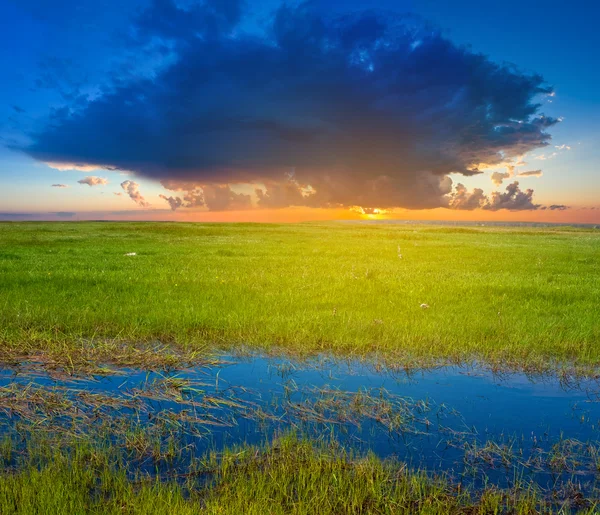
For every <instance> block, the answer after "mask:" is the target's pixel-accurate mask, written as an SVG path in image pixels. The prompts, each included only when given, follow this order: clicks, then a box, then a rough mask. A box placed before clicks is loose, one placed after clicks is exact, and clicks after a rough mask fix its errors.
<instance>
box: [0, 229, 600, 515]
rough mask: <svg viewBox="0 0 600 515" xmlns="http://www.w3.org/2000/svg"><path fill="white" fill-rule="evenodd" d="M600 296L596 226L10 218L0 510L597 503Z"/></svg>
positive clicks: (586, 508) (2, 261)
mask: <svg viewBox="0 0 600 515" xmlns="http://www.w3.org/2000/svg"><path fill="white" fill-rule="evenodd" d="M599 305H600V231H598V230H597V229H593V228H570V227H543V228H539V227H536V228H533V227H484V226H469V227H454V226H441V225H440V226H436V225H426V224H421V225H419V224H412V225H411V224H359V223H341V222H338V223H306V224H296V225H274V224H273V225H260V224H185V223H177V224H172V223H111V222H102V223H100V222H96V223H92V222H82V223H4V224H0V362H1V363H2V365H1V367H0V465H1V466H2V470H1V471H0V513H3V514H4V513H6V514H9V513H15V514H29V513H44V514H62V513H107V514H109V513H110V514H113V513H140V514H146V513H148V514H151V513H157V514H158V513H190V514H191V513H215V514H218V513H223V514H228V513H232V514H233V513H235V514H240V513H244V514H245V513H248V514H257V515H258V514H263V513H273V514H280V513H281V514H284V513H295V514H307V515H308V514H313V513H319V514H327V513H331V514H343V513H356V514H363V513H382V514H383V513H390V514H391V513H407V514H409V513H430V514H438V513H439V514H450V513H452V514H454V513H464V514H482V515H483V514H488V513H490V514H491V513H507V514H508V513H510V514H516V513H523V514H532V513H556V512H559V513H575V512H580V513H596V512H597V509H598V508H597V507H598V506H600V475H599V474H600V473H599V472H598V471H600V430H599V425H598V423H597V422H598V419H599V418H598V417H600V414H599V411H598V410H599V409H600V408H597V404H596V402H597V399H598V398H600V383H599V382H598V379H597V378H598V369H599V368H598V365H599V364H600V345H599V342H600V323H599V322H598V320H599V318H600V317H599V315H600V309H599V308H598V306H599ZM236 360H238V361H236ZM244 360H246V361H244ZM229 362H230V363H229ZM228 363H229V364H228ZM338 363H347V364H348V367H349V370H348V371H347V372H344V371H343V370H342V368H340V367H339V366H338V365H337V364H338ZM447 364H455V365H458V366H454V367H441V366H442V365H447ZM468 364H471V365H472V366H471V368H469V367H468V366H467V365H468ZM227 367H229V369H228V368H227ZM427 367H430V368H431V370H430V371H429V372H427V373H429V374H430V375H429V376H428V375H427V373H425V372H423V374H422V378H421V383H419V382H418V381H414V380H413V378H412V376H413V375H415V374H418V371H420V370H425V369H427ZM313 368H315V369H319V370H320V373H321V376H320V377H321V379H319V380H316V379H315V377H316V376H315V375H314V374H313V372H312V370H313ZM352 369H354V370H352ZM434 369H435V370H434ZM228 370H229V372H228ZM444 370H449V372H444ZM518 371H524V372H525V374H517V373H516V372H518ZM221 372H223V374H221ZM399 372H401V374H404V376H402V378H400V379H399V378H398V373H399ZM434 372H435V374H437V375H435V374H434ZM498 372H506V373H507V374H508V375H509V376H510V374H513V375H515V376H517V377H516V379H515V380H514V382H511V380H510V379H509V380H508V382H507V384H506V385H505V386H504V387H502V388H501V387H500V386H499V385H497V384H496V383H495V382H494V379H493V377H492V376H495V374H496V373H498ZM486 374H487V375H486ZM530 374H534V376H535V377H537V375H536V374H541V376H540V377H542V376H544V375H548V376H550V377H551V380H550V382H551V384H550V385H549V386H546V387H545V389H544V387H543V386H540V385H535V381H533V382H532V383H531V384H528V383H526V381H528V377H529V375H530ZM226 378H227V379H228V380H227V379H226ZM580 380H581V381H583V383H582V384H583V386H579V384H578V381H580ZM236 381H237V382H236ZM319 381H320V382H319ZM386 381H387V382H386ZM390 381H391V383H390ZM363 382H364V385H363ZM563 383H565V384H567V386H568V388H567V389H566V390H563ZM390 385H391V389H390ZM420 385H421V386H420ZM448 385H450V386H451V388H449V387H448ZM367 386H369V387H370V388H367ZM515 386H516V387H517V388H516V389H515V388H514V387H515ZM344 388H349V390H347V391H346V390H344ZM569 388H570V389H569ZM475 391H476V392H478V393H479V394H481V395H479V396H477V395H474V394H472V392H475ZM410 392H412V394H413V395H414V397H411V395H410ZM430 392H434V393H436V392H437V394H439V395H441V396H442V397H443V398H442V399H441V401H440V402H439V403H438V402H436V398H435V396H434V398H430ZM565 396H566V397H565ZM479 397H481V398H487V399H488V400H487V401H485V402H484V401H479V400H477V401H476V398H477V399H478V398H479ZM506 399H510V402H508V403H507V401H506ZM565 399H566V401H565ZM569 399H572V400H573V402H572V405H569ZM531 402H535V403H536V405H535V409H534V406H531V410H529V413H528V414H527V416H525V415H523V416H518V414H517V415H516V416H515V413H509V412H508V411H507V412H506V413H504V414H503V413H502V412H500V413H494V417H492V416H491V414H490V410H497V409H498V407H501V406H504V408H503V409H505V410H506V409H508V410H509V411H510V410H513V411H514V409H513V408H512V407H511V406H513V403H519V404H518V405H519V406H520V409H528V408H527V406H528V404H527V403H531ZM588 403H589V405H588ZM453 404H454V405H460V406H462V407H463V408H465V411H466V412H467V413H469V414H470V417H472V418H470V419H467V418H463V417H462V414H461V413H459V412H458V411H457V410H456V409H454V407H453ZM515 405H516V404H515ZM507 406H509V407H508V408H506V407H507ZM523 406H525V408H523ZM581 406H583V408H582V407H581ZM554 409H556V410H557V411H556V416H555V417H554V418H552V417H550V418H548V414H549V413H550V412H551V411H552V410H554ZM536 410H537V411H536ZM509 415H510V416H509ZM473 417H475V418H473ZM542 419H543V420H544V423H545V424H546V423H547V422H548V420H550V423H549V424H548V425H547V426H546V427H543V428H540V427H539V426H540V424H541V421H542ZM552 421H554V422H555V424H552ZM505 429H509V430H510V434H505V433H504V430H505ZM563 429H564V432H563ZM538 434H539V440H538ZM226 436H228V437H229V440H227V441H233V445H229V444H227V445H223V442H225V441H226V438H225V437H226ZM213 437H214V438H215V439H213ZM392 441H393V442H394V444H393V445H392V444H391V442H392ZM214 442H221V443H220V444H219V445H217V444H215V443H214ZM386 442H390V443H389V444H388V443H386ZM359 443H360V445H359ZM394 445H395V447H394ZM371 447H373V448H377V449H378V451H377V452H378V454H377V453H375V451H372V450H371ZM444 448H445V449H446V451H445V452H446V454H447V455H448V456H447V457H446V458H444V459H442V457H441V454H442V453H443V451H444ZM403 449H404V450H406V449H413V450H414V451H416V453H417V454H418V453H419V452H421V453H422V454H423V455H424V456H425V455H427V456H425V457H426V458H427V459H426V460H425V461H424V462H423V463H425V465H426V467H425V468H420V467H419V466H416V467H415V466H413V465H412V464H410V463H408V461H402V459H400V458H399V456H402V454H401V453H402V452H403V451H402V450H403ZM398 450H400V451H401V452H399V453H397V452H396V451H398ZM540 478H541V479H540Z"/></svg>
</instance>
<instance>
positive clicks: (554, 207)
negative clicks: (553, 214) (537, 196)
mask: <svg viewBox="0 0 600 515" xmlns="http://www.w3.org/2000/svg"><path fill="white" fill-rule="evenodd" d="M548 209H550V210H551V211H564V210H565V209H570V208H569V206H565V205H564V204H552V205H551V206H548Z"/></svg>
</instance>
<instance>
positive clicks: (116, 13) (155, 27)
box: [0, 0, 600, 224]
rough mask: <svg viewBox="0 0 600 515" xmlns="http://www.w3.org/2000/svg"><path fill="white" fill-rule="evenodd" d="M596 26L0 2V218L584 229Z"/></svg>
mask: <svg viewBox="0 0 600 515" xmlns="http://www.w3.org/2000/svg"><path fill="white" fill-rule="evenodd" d="M599 17H600V4H598V3H596V2H590V1H581V0H579V1H578V0H574V1H572V2H569V3H568V4H565V2H559V1H553V0H546V1H545V2H543V3H542V2H538V1H533V0H520V1H516V0H502V1H501V2H486V3H484V2H479V1H477V2H476V1H471V0H456V1H453V2H439V1H434V0H394V1H391V0H375V1H373V0H371V1H366V0H345V1H342V0H313V1H309V2H297V1H288V2H282V1H280V0H263V1H259V0H254V1H252V2H250V1H246V2H245V1H243V0H201V1H196V0H62V1H56V0H5V1H4V2H2V3H1V4H0V62H1V63H2V66H1V67H0V99H2V101H1V102H0V220H35V219H43V220H86V219H94V220H95V219H101V220H184V221H257V222H295V221H303V220H328V219H379V218H385V219H393V218H398V219H404V220H459V221H460V220H469V221H473V220H481V221H487V220H490V221H503V220H506V221H536V222H562V223H594V224H596V223H600V145H599V144H598V143H599V142H600V95H599V94H598V91H599V82H600V68H599V67H598V66H597V65H596V63H597V53H598V51H599V50H600V32H598V31H597V30H596V27H595V24H596V20H597V19H598V18H599Z"/></svg>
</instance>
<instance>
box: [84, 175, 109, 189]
mask: <svg viewBox="0 0 600 515" xmlns="http://www.w3.org/2000/svg"><path fill="white" fill-rule="evenodd" d="M77 182H78V183H79V184H87V185H88V186H104V185H106V184H108V180H106V179H105V178H104V177H96V176H94V175H88V176H87V177H85V178H83V179H80V180H78V181H77Z"/></svg>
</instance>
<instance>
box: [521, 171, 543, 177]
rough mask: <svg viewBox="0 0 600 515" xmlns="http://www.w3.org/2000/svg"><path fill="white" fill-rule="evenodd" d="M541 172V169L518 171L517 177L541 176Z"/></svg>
mask: <svg viewBox="0 0 600 515" xmlns="http://www.w3.org/2000/svg"><path fill="white" fill-rule="evenodd" d="M542 175H544V174H543V172H542V171H541V170H529V171H528V172H519V173H518V174H517V177H541V176H542Z"/></svg>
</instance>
